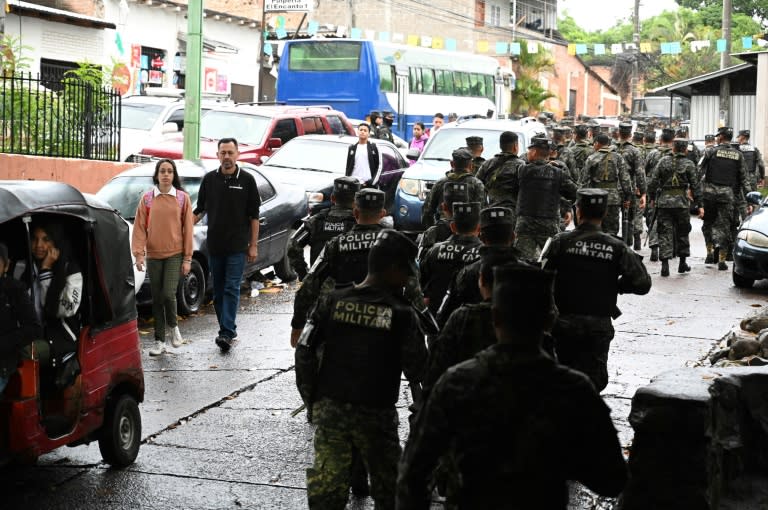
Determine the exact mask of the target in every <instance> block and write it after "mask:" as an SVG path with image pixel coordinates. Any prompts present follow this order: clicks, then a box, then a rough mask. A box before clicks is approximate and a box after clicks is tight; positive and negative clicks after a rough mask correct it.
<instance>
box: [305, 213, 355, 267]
mask: <svg viewBox="0 0 768 510" xmlns="http://www.w3.org/2000/svg"><path fill="white" fill-rule="evenodd" d="M320 214H323V213H320ZM323 216H324V217H323V218H318V221H317V224H316V225H315V227H314V229H313V230H312V238H311V241H310V245H309V258H310V261H312V262H314V260H315V259H316V258H317V256H318V255H320V252H321V251H322V249H323V247H324V246H325V243H327V242H328V241H330V240H331V239H333V238H334V237H336V236H337V235H339V234H343V233H345V232H349V231H350V230H352V227H354V226H355V217H354V216H353V215H352V210H351V209H341V208H339V209H336V210H334V209H331V210H330V211H329V212H327V213H325V214H324V215H323Z"/></svg>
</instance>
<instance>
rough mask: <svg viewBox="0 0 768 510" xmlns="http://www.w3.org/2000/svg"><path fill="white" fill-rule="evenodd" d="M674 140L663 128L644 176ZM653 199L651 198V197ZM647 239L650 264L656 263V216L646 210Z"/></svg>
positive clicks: (646, 164)
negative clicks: (649, 249)
mask: <svg viewBox="0 0 768 510" xmlns="http://www.w3.org/2000/svg"><path fill="white" fill-rule="evenodd" d="M674 138H675V130H674V129H672V128H663V129H662V130H661V140H660V142H661V143H660V144H659V145H658V146H657V147H656V148H655V149H653V150H651V152H649V153H648V157H647V158H646V160H645V174H646V175H651V172H653V169H654V168H656V165H658V164H659V161H660V160H661V158H662V157H664V156H667V155H669V154H671V153H672V140H674ZM651 199H653V197H651ZM648 215H649V216H648V221H649V223H648V239H649V243H648V244H649V245H650V247H651V262H657V261H658V260H659V235H658V229H657V228H656V222H655V221H653V220H654V218H655V217H656V216H657V215H656V214H655V212H654V211H653V210H652V209H650V208H648Z"/></svg>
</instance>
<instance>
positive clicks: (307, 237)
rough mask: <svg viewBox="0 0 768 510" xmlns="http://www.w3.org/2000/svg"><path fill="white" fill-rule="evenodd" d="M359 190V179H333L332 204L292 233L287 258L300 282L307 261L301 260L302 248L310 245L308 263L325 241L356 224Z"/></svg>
mask: <svg viewBox="0 0 768 510" xmlns="http://www.w3.org/2000/svg"><path fill="white" fill-rule="evenodd" d="M359 189H360V181H358V180H357V179H355V178H354V177H339V178H337V179H334V181H333V194H332V195H331V207H330V208H329V209H324V210H322V211H320V212H319V213H317V214H314V215H312V216H309V217H307V218H305V219H304V222H303V224H302V226H301V228H299V230H297V231H296V233H295V234H294V235H293V236H291V241H290V243H289V244H288V259H289V260H290V263H291V268H292V269H293V270H294V271H296V274H297V275H298V276H299V281H302V280H304V277H306V276H307V261H306V260H304V247H305V246H306V245H309V263H310V264H314V263H315V259H316V258H317V256H318V255H319V254H320V251H321V250H322V249H323V247H324V246H325V243H326V242H328V241H330V240H331V239H333V238H334V237H336V236H337V235H339V234H343V233H344V232H349V230H350V229H351V228H352V227H354V226H355V217H354V215H353V214H352V206H353V204H354V202H355V193H357V192H358V190H359Z"/></svg>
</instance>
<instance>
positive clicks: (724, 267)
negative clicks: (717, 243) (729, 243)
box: [715, 249, 728, 271]
mask: <svg viewBox="0 0 768 510" xmlns="http://www.w3.org/2000/svg"><path fill="white" fill-rule="evenodd" d="M715 253H717V260H718V261H719V262H718V263H717V269H718V270H720V271H726V270H727V269H728V264H726V263H725V259H726V257H727V256H728V255H727V254H726V252H725V250H722V249H716V250H715Z"/></svg>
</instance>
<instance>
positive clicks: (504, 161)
mask: <svg viewBox="0 0 768 510" xmlns="http://www.w3.org/2000/svg"><path fill="white" fill-rule="evenodd" d="M518 143H519V140H518V137H517V133H513V132H512V131H504V132H503V133H501V135H500V136H499V147H500V148H501V152H500V153H499V154H496V155H495V156H494V157H492V158H491V159H489V160H488V161H486V162H485V164H484V165H483V166H482V167H481V168H480V170H478V172H477V178H478V179H480V180H481V181H482V183H483V185H484V186H485V191H486V194H487V196H488V203H489V204H490V205H491V206H499V207H509V208H510V209H511V210H512V214H513V216H512V224H513V225H514V223H515V218H516V217H515V216H514V214H515V209H516V207H517V193H512V191H511V190H510V187H509V186H510V182H511V179H512V176H516V175H517V172H518V170H519V169H520V167H522V166H523V165H524V164H525V161H523V160H522V159H521V158H519V157H518V155H517V152H518Z"/></svg>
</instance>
